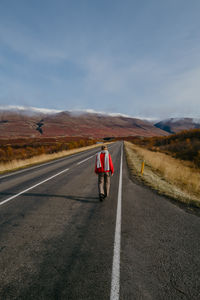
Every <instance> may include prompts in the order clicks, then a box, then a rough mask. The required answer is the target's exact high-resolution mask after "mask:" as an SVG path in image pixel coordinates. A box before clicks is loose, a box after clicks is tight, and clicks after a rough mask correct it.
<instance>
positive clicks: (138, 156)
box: [125, 142, 200, 206]
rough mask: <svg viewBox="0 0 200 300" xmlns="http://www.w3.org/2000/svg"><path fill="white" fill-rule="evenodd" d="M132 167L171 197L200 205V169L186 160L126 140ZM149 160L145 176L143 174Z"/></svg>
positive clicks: (134, 171) (138, 174) (144, 178)
mask: <svg viewBox="0 0 200 300" xmlns="http://www.w3.org/2000/svg"><path fill="white" fill-rule="evenodd" d="M125 149H126V155H127V160H128V164H129V167H130V168H131V170H132V172H133V173H134V174H136V175H137V176H138V177H140V178H141V179H142V180H144V181H145V182H146V183H147V184H148V185H150V186H152V187H153V188H155V189H157V190H158V191H159V192H160V193H164V194H165V195H168V196H170V197H173V198H176V199H178V200H181V201H182V202H186V203H193V204H195V205H197V206H200V172H199V170H198V169H194V168H190V167H189V166H188V165H187V163H185V162H184V161H181V160H178V159H175V158H173V157H171V156H169V155H166V154H164V153H160V152H152V151H149V150H147V149H144V148H142V147H138V146H136V145H134V144H132V143H129V142H125ZM142 160H144V161H145V168H144V173H143V176H142V175H141V174H140V171H141V163H142Z"/></svg>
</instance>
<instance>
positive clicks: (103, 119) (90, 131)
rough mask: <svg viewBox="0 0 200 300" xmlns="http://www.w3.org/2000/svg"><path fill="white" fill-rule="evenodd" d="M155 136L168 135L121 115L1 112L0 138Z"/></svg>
mask: <svg viewBox="0 0 200 300" xmlns="http://www.w3.org/2000/svg"><path fill="white" fill-rule="evenodd" d="M136 135H137V136H138V135H140V136H146V137H148V136H149V137H150V136H158V135H167V133H166V132H165V131H164V130H162V129H160V128H158V127H155V126H154V125H153V124H152V123H151V122H148V121H145V120H140V119H136V118H129V117H124V116H120V115H119V116H110V115H104V114H98V113H76V114H75V113H71V112H59V113H53V114H45V113H42V112H38V113H37V112H34V113H29V112H28V111H23V112H20V111H5V110H0V138H15V137H16V138H19V137H27V138H34V137H39V136H43V137H61V136H69V137H76V136H79V137H80V136H83V137H91V138H103V137H121V136H136Z"/></svg>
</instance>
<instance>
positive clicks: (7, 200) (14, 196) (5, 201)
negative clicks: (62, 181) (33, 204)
mask: <svg viewBox="0 0 200 300" xmlns="http://www.w3.org/2000/svg"><path fill="white" fill-rule="evenodd" d="M68 170H69V168H68V169H65V170H63V171H61V172H59V173H57V174H55V175H53V176H51V177H49V178H47V179H45V180H43V181H41V182H39V183H37V184H35V185H33V186H31V187H29V188H28V189H26V190H23V191H21V192H20V193H18V194H16V195H13V196H12V197H10V198H8V199H6V200H4V201H2V202H0V205H3V204H5V203H7V202H9V201H10V200H12V199H14V198H16V197H18V196H20V195H22V194H24V193H26V192H28V191H30V190H32V189H34V188H35V187H37V186H38V185H41V184H43V183H45V182H47V181H49V180H51V179H53V178H55V177H56V176H58V175H60V174H62V173H64V172H67V171H68Z"/></svg>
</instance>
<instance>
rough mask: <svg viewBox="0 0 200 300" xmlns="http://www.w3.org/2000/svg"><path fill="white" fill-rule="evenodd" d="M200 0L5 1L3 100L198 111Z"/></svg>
mask: <svg viewBox="0 0 200 300" xmlns="http://www.w3.org/2000/svg"><path fill="white" fill-rule="evenodd" d="M199 16H200V1H199V0H191V1H189V0H167V1H166V0H130V1H129V0H125V1H124V0H121V1H118V0H100V1H99V0H71V1H69V0H42V1H41V0H34V1H33V0H17V1H16V0H1V1H0V105H4V106H5V105H23V106H34V107H45V108H49V109H59V110H73V109H76V110H79V109H93V110H96V111H104V112H109V113H110V112H112V113H123V114H127V115H131V116H134V117H152V118H158V117H159V118H164V117H165V118H166V117H182V116H192V117H199V116H200V17H199Z"/></svg>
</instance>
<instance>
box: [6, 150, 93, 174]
mask: <svg viewBox="0 0 200 300" xmlns="http://www.w3.org/2000/svg"><path fill="white" fill-rule="evenodd" d="M92 150H93V149H92ZM89 151H90V150H89ZM84 152H85V151H81V152H78V153H74V154H71V155H66V156H65V157H61V158H57V159H54V160H52V161H50V162H47V163H41V164H39V165H37V166H33V167H25V168H24V169H23V170H19V171H15V172H12V173H11V174H7V175H2V176H0V179H3V178H6V177H9V176H12V175H13V176H14V175H16V174H20V173H23V172H25V171H29V170H33V169H36V168H40V167H43V166H47V165H51V164H53V163H57V162H61V161H63V160H65V159H66V158H71V157H74V156H78V155H80V154H84Z"/></svg>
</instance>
